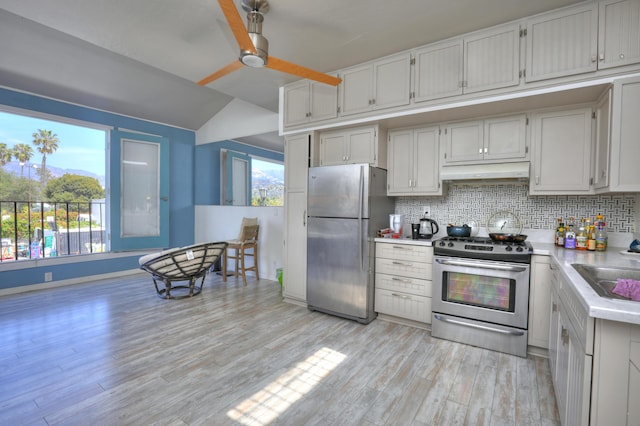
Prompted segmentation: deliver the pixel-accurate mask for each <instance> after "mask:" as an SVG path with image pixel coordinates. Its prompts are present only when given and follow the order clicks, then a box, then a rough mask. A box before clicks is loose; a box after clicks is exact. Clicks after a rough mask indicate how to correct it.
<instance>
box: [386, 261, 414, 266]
mask: <svg viewBox="0 0 640 426" xmlns="http://www.w3.org/2000/svg"><path fill="white" fill-rule="evenodd" d="M391 263H392V264H393V265H400V266H413V263H405V262H397V261H395V260H394V261H393V262H391Z"/></svg>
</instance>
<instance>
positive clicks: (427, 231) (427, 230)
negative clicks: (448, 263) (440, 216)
mask: <svg viewBox="0 0 640 426" xmlns="http://www.w3.org/2000/svg"><path fill="white" fill-rule="evenodd" d="M439 230H440V227H439V226H438V223H437V222H436V221H435V220H433V219H428V218H426V217H423V218H422V219H420V233H419V238H422V239H428V238H431V237H433V236H434V235H435V234H437V233H438V231H439Z"/></svg>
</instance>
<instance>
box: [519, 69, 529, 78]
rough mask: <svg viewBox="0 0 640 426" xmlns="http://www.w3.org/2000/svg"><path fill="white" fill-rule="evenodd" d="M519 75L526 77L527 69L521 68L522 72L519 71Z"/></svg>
mask: <svg viewBox="0 0 640 426" xmlns="http://www.w3.org/2000/svg"><path fill="white" fill-rule="evenodd" d="M518 76H519V77H520V78H525V77H526V76H527V70H526V69H524V70H520V72H519V73H518Z"/></svg>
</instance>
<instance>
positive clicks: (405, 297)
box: [391, 293, 411, 299]
mask: <svg viewBox="0 0 640 426" xmlns="http://www.w3.org/2000/svg"><path fill="white" fill-rule="evenodd" d="M391 295H392V296H393V297H399V298H401V299H411V297H409V296H405V295H404V294H398V293H391Z"/></svg>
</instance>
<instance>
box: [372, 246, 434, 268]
mask: <svg viewBox="0 0 640 426" xmlns="http://www.w3.org/2000/svg"><path fill="white" fill-rule="evenodd" d="M376 257H384V258H386V259H398V260H407V261H410V260H411V261H418V262H426V263H432V262H433V247H428V246H414V245H410V244H393V243H377V244H376Z"/></svg>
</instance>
